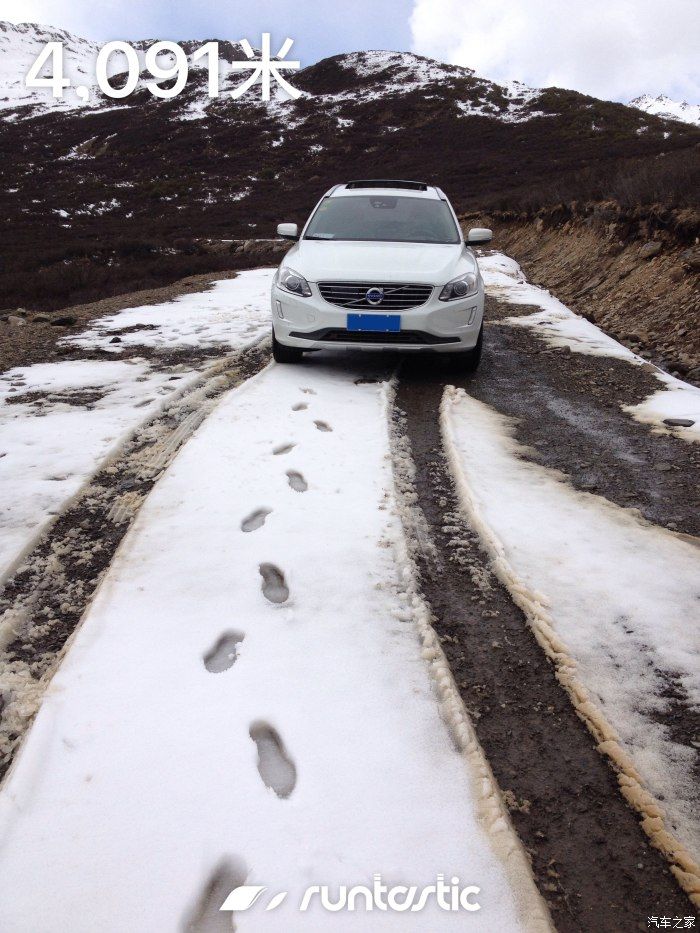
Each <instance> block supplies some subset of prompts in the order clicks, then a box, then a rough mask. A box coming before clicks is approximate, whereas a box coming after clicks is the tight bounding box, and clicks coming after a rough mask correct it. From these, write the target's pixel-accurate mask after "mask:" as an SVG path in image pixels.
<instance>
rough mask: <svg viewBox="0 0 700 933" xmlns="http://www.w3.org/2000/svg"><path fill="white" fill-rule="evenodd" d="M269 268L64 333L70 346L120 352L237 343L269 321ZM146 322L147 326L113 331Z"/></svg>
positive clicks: (264, 328)
mask: <svg viewBox="0 0 700 933" xmlns="http://www.w3.org/2000/svg"><path fill="white" fill-rule="evenodd" d="M274 272H275V270H274V269H252V270H249V271H247V272H241V273H239V274H238V276H237V277H236V278H234V279H225V280H223V281H221V282H216V283H215V284H214V285H213V286H212V287H211V288H210V289H209V290H208V291H206V292H194V293H192V294H186V295H180V296H179V297H178V298H175V299H174V300H173V301H167V302H164V303H163V304H155V305H145V306H143V307H139V308H128V309H126V310H124V311H119V312H118V313H117V314H114V315H111V316H108V317H103V318H99V319H98V320H97V321H95V322H93V324H92V326H91V327H90V329H89V330H87V331H85V332H84V333H83V334H80V335H78V336H76V337H69V338H66V340H67V342H69V343H70V344H71V345H72V346H79V347H86V348H88V349H91V350H94V349H96V348H99V349H103V350H109V351H111V352H115V353H119V352H122V351H123V349H128V348H129V347H131V346H141V347H159V348H162V349H173V350H174V349H182V348H185V347H212V346H218V345H227V346H242V345H244V344H246V343H250V342H251V341H252V340H255V339H257V338H258V337H259V336H261V334H262V333H263V332H266V331H267V330H268V329H269V326H270V285H271V282H272V276H273V275H274ZM144 325H145V326H146V327H148V328H149V329H148V330H137V331H134V332H133V333H122V334H120V337H121V342H120V343H119V344H113V343H111V342H110V341H111V339H112V337H113V336H114V334H115V332H119V331H123V330H124V329H125V328H131V327H142V326H144Z"/></svg>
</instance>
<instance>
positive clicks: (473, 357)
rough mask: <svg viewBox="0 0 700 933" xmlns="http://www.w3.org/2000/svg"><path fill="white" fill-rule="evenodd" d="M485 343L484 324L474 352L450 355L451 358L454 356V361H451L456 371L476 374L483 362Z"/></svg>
mask: <svg viewBox="0 0 700 933" xmlns="http://www.w3.org/2000/svg"><path fill="white" fill-rule="evenodd" d="M483 343H484V325H483V324H482V325H481V330H480V331H479V336H478V337H477V340H476V344H475V345H474V349H473V350H464V351H462V352H461V353H455V354H450V357H452V356H454V359H453V360H451V362H452V363H453V366H454V369H455V370H459V372H462V373H473V372H475V371H476V370H477V368H478V366H479V363H480V362H481V349H482V347H483Z"/></svg>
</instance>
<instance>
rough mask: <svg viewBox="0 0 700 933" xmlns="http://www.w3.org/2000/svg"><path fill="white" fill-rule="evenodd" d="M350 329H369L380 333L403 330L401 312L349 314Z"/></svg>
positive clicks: (348, 326)
mask: <svg viewBox="0 0 700 933" xmlns="http://www.w3.org/2000/svg"><path fill="white" fill-rule="evenodd" d="M347 329H348V330H367V331H373V332H375V333H380V334H388V333H397V332H398V331H400V330H401V315H400V314H348V321H347Z"/></svg>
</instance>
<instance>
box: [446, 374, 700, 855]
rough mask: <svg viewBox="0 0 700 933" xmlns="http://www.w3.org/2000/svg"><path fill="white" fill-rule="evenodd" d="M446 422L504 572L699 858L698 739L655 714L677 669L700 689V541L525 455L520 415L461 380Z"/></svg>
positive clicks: (461, 478)
mask: <svg viewBox="0 0 700 933" xmlns="http://www.w3.org/2000/svg"><path fill="white" fill-rule="evenodd" d="M448 392H449V390H448ZM443 428H444V432H445V438H446V443H447V445H448V450H450V451H451V454H452V462H453V466H455V469H456V471H457V474H458V488H459V489H460V493H461V495H462V499H463V502H464V503H465V504H466V507H467V509H468V511H469V513H470V517H471V518H472V520H474V516H477V519H476V520H477V522H478V521H479V520H480V521H482V522H483V527H482V529H481V532H482V539H483V538H485V539H486V541H487V546H488V547H489V550H490V551H491V553H492V556H494V557H496V558H497V559H498V560H499V561H501V563H500V567H501V577H502V579H504V582H506V584H507V585H508V586H509V589H511V592H513V593H515V594H522V593H523V592H529V593H531V594H536V595H535V596H534V597H533V598H532V599H533V602H534V604H535V605H536V607H537V611H538V612H540V613H542V612H545V613H546V619H547V622H546V625H547V626H551V628H552V629H553V632H554V638H555V639H556V642H557V649H556V650H557V651H558V653H559V654H560V655H561V656H563V657H565V658H566V657H568V658H571V659H573V662H574V664H575V665H576V677H577V678H578V681H579V682H580V683H581V684H582V685H583V687H584V688H585V689H586V690H587V691H588V692H589V695H590V699H591V700H592V701H593V704H594V705H595V706H596V707H597V709H598V715H599V716H600V715H602V717H603V719H604V720H605V721H607V723H609V724H610V726H611V727H612V729H613V730H614V731H615V732H616V733H617V736H618V737H619V741H620V743H621V745H622V748H623V750H624V752H626V753H627V755H628V756H629V758H630V759H631V761H632V763H633V765H634V768H635V769H636V771H637V772H638V774H639V775H641V778H642V784H643V785H645V786H646V787H647V788H648V789H649V790H650V791H651V793H652V794H653V796H654V797H655V798H656V799H657V800H662V801H663V804H662V806H663V808H664V809H665V810H666V812H667V816H668V819H669V829H670V830H671V831H672V833H673V834H674V835H675V836H676V837H677V838H679V839H680V840H681V841H682V842H683V843H684V844H685V845H686V846H687V848H688V849H690V850H691V851H694V852H695V854H696V858H697V855H698V854H700V818H699V817H700V814H699V813H698V810H697V785H696V783H695V779H694V776H693V764H694V760H695V755H696V750H695V749H694V748H693V747H691V746H690V745H680V744H678V743H677V742H675V741H674V739H673V737H672V736H671V735H670V733H669V732H668V730H666V729H665V728H663V727H662V726H661V725H659V724H658V722H657V721H656V718H655V716H656V714H658V713H659V712H663V711H664V710H667V709H668V706H669V702H670V701H669V700H667V699H664V698H663V691H664V687H666V686H667V685H668V683H669V681H673V682H675V683H676V684H678V685H680V688H681V690H682V691H684V692H685V693H686V694H687V697H688V702H689V703H690V704H691V705H692V704H697V703H698V702H700V674H699V672H698V666H697V656H698V649H699V648H700V641H699V639H698V632H697V627H696V626H693V625H692V624H689V623H690V620H692V619H695V618H697V607H698V598H700V551H698V549H697V547H695V546H693V545H692V544H689V543H686V541H684V540H682V539H681V538H680V537H678V536H676V535H673V534H672V533H670V532H668V531H666V530H665V529H661V528H658V527H655V526H652V525H649V524H647V523H645V522H644V521H643V520H641V519H640V518H639V517H638V516H637V515H636V514H634V513H632V512H631V511H629V510H626V509H622V508H619V507H618V506H616V505H613V504H612V503H610V502H608V501H606V500H605V499H603V498H602V497H599V496H595V495H591V494H588V493H584V492H577V491H576V490H574V489H573V488H572V487H571V486H570V485H569V484H568V483H567V482H566V481H565V480H564V479H563V478H562V476H561V474H559V473H557V472H555V471H552V470H549V469H546V468H544V467H542V466H540V465H538V464H536V463H532V462H529V461H528V454H529V451H528V449H527V448H525V447H523V446H522V445H520V444H519V443H517V442H516V441H515V440H514V438H513V436H512V435H513V423H512V422H511V421H510V420H509V419H507V418H505V417H504V416H502V415H500V414H499V413H497V412H495V411H494V410H493V409H491V408H489V407H488V406H486V405H484V404H483V403H481V402H478V401H476V400H475V399H473V398H471V397H469V396H468V395H466V394H465V393H464V392H462V391H456V390H452V391H451V393H450V394H448V396H447V397H446V400H445V404H444V413H443ZM484 528H485V529H486V530H484ZM504 568H505V569H504ZM593 718H594V719H595V718H596V717H595V716H593Z"/></svg>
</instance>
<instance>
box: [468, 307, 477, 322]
mask: <svg viewBox="0 0 700 933" xmlns="http://www.w3.org/2000/svg"><path fill="white" fill-rule="evenodd" d="M475 317H476V305H474V307H473V308H470V309H469V320H468V321H467V325H469V324H473V323H474V318H475Z"/></svg>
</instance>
